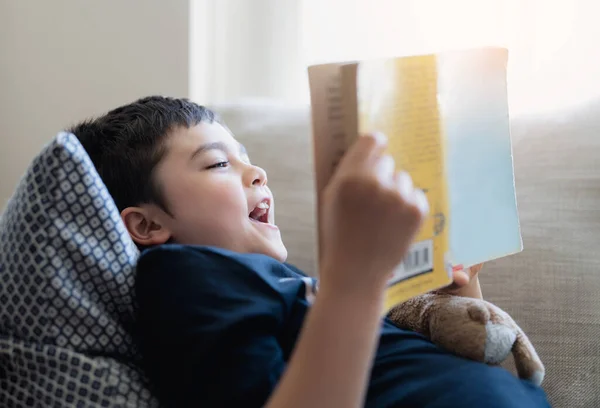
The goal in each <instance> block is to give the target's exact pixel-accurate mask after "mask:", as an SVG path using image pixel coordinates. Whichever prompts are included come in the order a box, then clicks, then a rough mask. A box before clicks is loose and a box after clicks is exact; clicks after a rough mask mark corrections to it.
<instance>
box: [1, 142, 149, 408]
mask: <svg viewBox="0 0 600 408" xmlns="http://www.w3.org/2000/svg"><path fill="white" fill-rule="evenodd" d="M137 257H138V251H137V248H136V247H135V245H134V244H133V242H132V241H131V239H130V237H129V235H128V234H127V231H126V229H125V226H124V225H123V223H122V222H121V219H120V215H119V212H118V210H117V208H116V206H115V204H114V202H113V200H112V198H111V197H110V195H109V194H108V191H107V189H106V187H105V186H104V184H103V183H102V180H101V179H100V177H99V176H98V173H97V172H96V170H95V168H94V166H93V164H92V163H91V161H90V159H89V157H88V156H87V154H86V152H85V150H84V149H83V147H82V146H81V145H80V143H79V141H78V140H77V138H76V137H75V136H74V135H72V134H68V133H60V134H59V135H58V136H57V137H56V138H55V139H54V140H53V141H52V142H51V143H50V144H49V145H48V146H46V147H45V148H44V149H43V151H42V152H41V153H40V154H39V155H38V156H37V157H36V158H35V159H34V161H33V163H32V164H31V166H30V168H29V170H28V171H27V173H26V175H25V176H24V178H23V179H22V180H21V182H20V183H19V185H18V187H17V190H16V192H15V194H14V196H13V198H12V199H11V200H10V201H9V202H8V205H7V207H6V209H5V211H4V213H3V214H2V217H1V218H0V304H1V305H2V307H1V308H0V336H1V338H0V361H1V362H2V363H1V364H0V365H1V366H3V368H4V370H5V373H4V375H2V376H0V388H2V389H10V388H11V387H17V388H18V389H21V390H22V389H23V384H27V385H28V386H27V387H25V390H24V392H25V397H28V396H29V397H32V398H33V397H34V396H35V400H36V401H39V398H38V397H40V395H41V396H44V398H45V397H48V398H50V397H52V398H57V395H62V396H65V395H67V394H70V392H69V390H67V389H64V387H65V386H66V384H64V386H62V387H61V386H56V387H53V388H52V387H50V388H48V389H51V391H48V392H47V395H46V394H45V392H44V391H43V390H45V389H47V387H46V386H45V385H44V384H43V382H44V381H45V379H46V380H47V378H48V377H46V376H40V375H36V371H39V370H40V369H41V368H44V369H45V370H46V371H55V374H56V378H58V377H59V376H64V375H67V374H68V376H70V378H71V379H72V380H73V381H74V384H75V383H77V381H78V379H79V380H81V379H82V378H83V377H86V378H88V380H89V383H87V385H86V384H85V383H77V384H78V386H83V387H84V388H85V387H87V388H89V390H88V393H92V392H98V389H96V390H94V389H92V388H90V387H91V384H92V383H94V380H97V381H96V383H97V386H98V387H99V389H100V391H103V392H104V394H106V395H105V397H106V398H109V400H110V401H112V402H114V401H116V400H115V399H114V398H117V397H118V398H120V399H125V400H130V401H135V402H136V404H137V403H138V402H140V398H141V399H142V400H144V399H145V400H149V398H150V397H149V393H148V392H147V390H145V388H144V386H143V379H142V377H141V376H139V375H138V376H137V377H136V378H137V379H135V378H133V377H132V375H133V374H131V373H132V369H130V368H129V367H128V366H131V367H134V366H135V362H136V361H138V359H139V355H138V352H137V351H136V349H135V348H134V346H133V340H132V336H131V330H132V322H133V316H134V299H133V298H132V296H133V284H134V266H135V262H136V260H137ZM44 355H45V356H46V358H44V357H43V356H44ZM58 356H64V361H62V363H61V364H56V362H55V364H54V366H52V363H51V361H54V360H55V357H56V359H58ZM77 356H79V357H77ZM91 356H104V358H103V360H102V362H100V360H97V361H96V360H93V359H91V360H90V358H91ZM86 360H88V361H87V362H88V364H82V363H81V362H83V361H86ZM56 361H59V360H56ZM75 361H78V362H79V363H78V364H76V365H75V363H74V362H75ZM94 361H96V362H95V363H94ZM98 364H100V365H102V367H104V368H105V369H104V370H98ZM31 367H34V368H35V369H28V368H31ZM120 367H122V368H123V369H121V368H120ZM133 372H135V369H133ZM109 374H110V376H112V377H111V378H112V379H111V380H110V381H109V377H110V376H109ZM49 375H50V374H49ZM90 379H91V380H90ZM81 381H83V380H81ZM115 383H118V384H123V386H122V387H121V388H120V389H119V388H116V389H115V388H114V385H115ZM35 384H37V385H38V386H37V387H36V386H35ZM127 384H135V385H132V386H127ZM5 387H7V388H5ZM142 390H145V391H144V393H143V395H142ZM27 393H29V394H27ZM40 393H41V394H40ZM57 393H58V394H57ZM9 394H10V395H11V397H10V398H16V399H15V400H13V401H12V402H13V403H17V402H18V401H24V399H22V398H20V397H17V395H16V394H12V393H9ZM110 398H113V399H112V400H111V399H110ZM110 401H109V402H110ZM0 405H1V404H0ZM17 405H18V404H17ZM73 405H75V404H73Z"/></svg>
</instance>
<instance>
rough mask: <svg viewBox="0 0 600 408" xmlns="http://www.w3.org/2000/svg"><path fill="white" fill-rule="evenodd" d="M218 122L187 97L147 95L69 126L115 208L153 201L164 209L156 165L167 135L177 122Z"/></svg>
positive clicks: (191, 123) (190, 123)
mask: <svg viewBox="0 0 600 408" xmlns="http://www.w3.org/2000/svg"><path fill="white" fill-rule="evenodd" d="M214 121H218V118H217V116H216V114H215V113H214V112H212V111H211V110H210V109H207V108H205V107H203V106H200V105H198V104H196V103H194V102H191V101H189V100H187V99H178V98H168V97H162V96H149V97H146V98H142V99H139V100H137V101H135V102H133V103H130V104H128V105H124V106H121V107H119V108H116V109H113V110H111V111H110V112H108V113H107V114H105V115H103V116H100V117H98V118H95V119H89V120H86V121H84V122H82V123H79V124H77V125H75V126H73V127H71V128H70V129H69V130H68V131H69V132H71V133H73V134H74V135H75V136H77V138H78V139H79V141H80V142H81V144H82V145H83V147H84V148H85V150H86V151H87V153H88V155H89V156H90V158H91V159H92V162H93V163H94V166H95V167H96V170H97V171H98V173H99V174H100V177H101V178H102V181H103V182H104V184H105V185H106V187H107V188H108V191H109V193H110V194H111V195H112V197H113V199H114V201H115V204H116V205H117V208H118V209H119V211H122V210H123V209H124V208H127V207H130V206H136V205H140V204H143V203H154V204H157V205H159V206H161V207H162V208H163V209H164V210H165V211H168V208H167V205H166V202H165V200H164V197H163V196H162V194H161V189H160V186H158V185H156V183H155V181H154V168H155V167H156V165H157V164H158V163H159V162H160V160H161V159H162V158H163V156H164V154H165V139H166V136H167V135H168V134H169V133H170V132H171V131H173V130H174V129H176V128H178V127H185V128H190V127H193V126H195V125H197V124H199V123H201V122H208V123H212V122H214Z"/></svg>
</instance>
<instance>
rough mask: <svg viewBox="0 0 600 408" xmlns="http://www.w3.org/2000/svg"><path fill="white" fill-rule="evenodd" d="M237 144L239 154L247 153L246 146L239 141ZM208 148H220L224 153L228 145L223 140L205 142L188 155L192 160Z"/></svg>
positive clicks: (227, 150) (227, 151)
mask: <svg viewBox="0 0 600 408" xmlns="http://www.w3.org/2000/svg"><path fill="white" fill-rule="evenodd" d="M238 145H239V147H240V154H242V155H247V154H248V153H247V152H246V148H245V147H244V145H243V144H241V143H238ZM209 150H220V151H222V152H224V153H229V147H228V146H227V145H226V144H225V143H223V142H213V143H206V144H203V145H202V146H200V147H199V148H197V149H196V150H194V152H193V153H192V156H191V157H190V160H193V159H194V158H195V157H196V156H198V155H200V154H202V153H204V152H207V151H209Z"/></svg>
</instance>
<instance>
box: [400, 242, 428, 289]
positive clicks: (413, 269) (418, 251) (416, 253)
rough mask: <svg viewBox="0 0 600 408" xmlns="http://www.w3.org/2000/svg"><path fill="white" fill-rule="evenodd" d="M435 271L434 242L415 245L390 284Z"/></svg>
mask: <svg viewBox="0 0 600 408" xmlns="http://www.w3.org/2000/svg"><path fill="white" fill-rule="evenodd" d="M431 271H433V240H426V241H420V242H416V243H414V244H413V245H412V246H411V248H410V250H409V251H408V253H407V254H406V256H405V257H404V260H403V261H402V263H401V264H400V265H399V266H398V267H397V268H396V270H395V271H394V276H393V277H392V279H391V280H390V284H394V283H396V282H399V281H402V280H405V279H408V278H412V277H413V276H417V275H421V274H423V273H427V272H431Z"/></svg>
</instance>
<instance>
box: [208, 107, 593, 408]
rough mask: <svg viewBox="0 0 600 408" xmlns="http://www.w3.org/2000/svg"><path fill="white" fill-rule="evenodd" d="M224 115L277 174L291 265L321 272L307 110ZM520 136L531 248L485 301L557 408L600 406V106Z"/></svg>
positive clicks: (488, 282) (514, 260) (245, 110)
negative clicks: (499, 313)
mask: <svg viewBox="0 0 600 408" xmlns="http://www.w3.org/2000/svg"><path fill="white" fill-rule="evenodd" d="M216 109H217V110H218V111H219V112H220V113H221V115H222V117H223V118H224V120H225V122H226V123H227V124H228V125H229V127H230V128H231V129H232V130H233V132H234V133H235V134H236V135H237V137H238V138H239V139H240V140H241V141H242V142H243V143H244V144H245V145H246V146H247V148H248V151H249V152H250V155H251V158H252V160H253V161H254V162H255V163H257V164H259V165H261V166H263V167H264V168H265V169H266V170H267V172H268V174H269V184H270V185H271V188H272V189H273V191H274V194H275V197H276V208H277V213H276V214H277V222H278V224H279V225H280V227H281V229H282V233H283V237H284V240H285V242H286V244H287V246H288V249H289V253H290V258H289V260H290V261H291V262H292V263H294V264H296V265H297V266H299V267H300V268H302V269H303V270H305V271H307V272H308V273H311V274H314V273H315V272H316V265H315V196H314V184H313V173H312V163H311V142H310V116H309V109H308V107H306V106H301V107H286V106H282V105H281V104H278V103H270V102H268V101H253V102H246V103H242V104H237V105H228V106H220V107H217V108H216ZM512 135H513V142H514V160H515V172H516V183H517V193H518V201H519V208H520V216H521V223H522V230H523V240H524V245H525V251H524V252H523V253H521V254H519V255H515V256H512V257H508V258H504V259H501V260H498V261H495V262H491V263H489V264H488V265H487V266H486V267H485V268H484V270H483V271H482V273H481V279H482V285H483V290H484V296H485V297H486V298H487V299H488V300H490V301H492V302H494V303H496V304H497V305H499V306H500V307H502V308H504V309H505V310H506V311H508V312H509V313H510V314H511V315H512V316H513V317H514V318H515V320H516V321H517V322H518V323H520V325H521V326H522V327H523V328H524V329H525V331H526V332H527V333H528V334H529V336H530V337H531V339H532V341H533V343H534V345H535V346H536V348H537V350H538V352H539V354H540V356H541V357H542V359H543V361H544V363H545V364H546V369H547V374H546V380H545V383H544V387H545V389H546V390H547V392H548V395H549V399H550V401H551V403H552V404H553V406H555V407H568V408H572V407H600V247H599V241H600V161H597V160H596V159H597V157H598V156H600V104H599V105H598V106H595V105H593V104H590V105H588V106H586V107H582V108H580V109H574V110H571V111H569V112H563V113H561V114H547V115H539V116H536V117H533V116H532V117H522V118H516V119H514V120H513V121H512ZM491 182H493V180H492V181H491ZM509 368H510V367H509Z"/></svg>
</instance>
